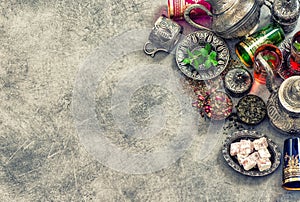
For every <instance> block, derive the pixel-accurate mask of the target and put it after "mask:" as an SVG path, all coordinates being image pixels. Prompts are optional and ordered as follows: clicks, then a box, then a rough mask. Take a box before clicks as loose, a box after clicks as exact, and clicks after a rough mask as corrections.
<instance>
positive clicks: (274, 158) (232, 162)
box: [222, 130, 281, 177]
mask: <svg viewBox="0 0 300 202" xmlns="http://www.w3.org/2000/svg"><path fill="white" fill-rule="evenodd" d="M261 137H266V139H267V141H268V150H269V152H270V154H271V158H270V161H271V163H272V166H271V168H270V169H268V170H265V171H259V170H258V168H256V167H254V168H252V169H250V170H248V171H247V170H245V169H244V168H243V167H242V166H241V165H240V164H239V163H238V160H237V158H236V157H233V156H231V155H230V145H231V143H234V142H238V141H240V140H243V139H244V140H251V141H253V140H255V139H258V138H261ZM222 154H223V157H224V159H225V161H226V162H227V163H228V165H229V166H230V167H231V168H232V169H234V170H235V171H237V172H239V173H241V174H243V175H247V176H253V177H260V176H266V175H269V174H271V173H273V172H274V171H275V170H276V169H277V168H278V166H279V165H280V158H281V153H280V151H279V149H278V146H277V145H276V144H275V143H274V142H273V141H272V140H271V139H269V138H268V137H267V136H265V135H264V134H261V133H259V132H257V131H249V130H242V131H236V132H234V133H232V134H231V135H229V136H228V137H227V138H226V140H225V142H224V145H223V149H222Z"/></svg>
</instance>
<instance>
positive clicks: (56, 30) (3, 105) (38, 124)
mask: <svg viewBox="0 0 300 202" xmlns="http://www.w3.org/2000/svg"><path fill="white" fill-rule="evenodd" d="M166 4H167V1H160V0H152V1H142V0H99V1H94V0H89V1H87V0H82V1H73V0H65V1H62V0H59V1H58V0H55V1H54V0H49V1H45V0H10V1H1V3H0V8H1V10H0V44H1V46H0V64H1V66H0V101H1V102H0V201H172V202H174V201H300V195H299V193H297V192H286V191H284V190H283V189H282V188H281V167H280V168H279V169H278V170H277V171H276V172H275V173H273V174H272V175H270V176H267V177H262V178H251V177H245V176H242V175H240V174H238V173H235V172H234V171H233V170H232V169H231V168H229V167H228V166H227V165H226V163H225V162H224V160H223V158H222V156H221V153H220V150H221V146H222V141H223V139H224V135H222V134H223V131H218V132H216V133H214V134H212V135H214V136H212V138H210V137H209V136H208V135H210V134H209V133H208V132H207V131H208V130H209V128H213V127H214V126H213V125H211V124H210V123H209V122H204V121H203V120H202V119H199V117H198V119H197V120H196V121H197V123H198V125H197V131H198V133H197V135H196V136H195V137H193V139H192V140H193V141H192V144H191V145H190V146H189V148H187V149H186V151H185V153H184V154H183V155H182V157H181V158H179V159H178V160H177V161H176V162H174V163H172V164H170V165H169V166H167V167H165V168H163V169H158V170H155V171H153V172H148V173H146V174H130V173H128V172H127V173H124V172H122V170H115V169H112V168H110V167H108V166H105V165H104V164H102V163H101V162H99V161H97V158H96V157H95V155H92V154H91V153H89V152H88V151H87V148H86V147H85V146H84V145H83V143H82V142H81V141H80V140H79V138H78V132H77V130H76V126H75V124H74V117H73V114H72V110H71V106H72V92H73V88H74V84H75V81H76V78H77V77H78V72H79V68H80V66H81V65H82V64H83V62H84V61H85V60H86V58H87V57H89V55H90V54H91V52H93V51H95V50H96V48H97V47H98V46H99V45H100V46H101V44H103V43H105V42H106V41H107V39H109V38H114V37H115V36H117V35H119V34H122V33H123V32H124V31H130V30H134V29H144V28H149V27H151V26H152V25H153V22H154V20H155V16H157V15H158V13H159V10H160V9H161V6H164V5H166ZM144 37H145V38H147V36H144ZM128 43H129V45H130V42H128ZM114 48H115V47H111V48H110V50H113V49H114ZM102 51H103V50H102ZM166 56H167V55H166V54H160V55H158V56H157V57H156V58H155V59H152V58H149V57H147V56H145V55H144V54H143V53H142V51H139V52H135V53H132V54H130V55H127V56H124V57H122V58H121V59H120V60H118V61H116V62H114V63H113V64H112V66H111V67H110V68H109V71H108V72H109V74H107V75H106V77H105V79H104V80H103V81H102V82H99V86H98V88H97V93H96V95H97V97H96V103H97V105H96V109H95V110H96V112H97V116H98V118H99V122H100V124H102V125H101V126H103V127H106V130H107V131H110V133H107V134H104V135H105V136H106V137H108V138H109V139H110V140H111V141H112V142H113V143H114V144H116V145H117V146H118V147H120V148H122V149H124V150H126V149H128V150H130V151H131V152H132V153H138V152H139V151H147V152H149V151H150V152H151V151H153V150H155V149H156V147H163V146H164V143H163V142H162V141H165V142H168V140H169V139H170V138H172V133H171V132H172V128H175V129H176V124H177V122H176V121H177V119H176V116H175V118H174V117H173V119H172V115H173V114H176V111H174V107H173V108H172V106H177V104H176V102H173V101H172V96H171V95H172V93H170V92H167V91H164V90H162V89H160V88H155V87H153V86H152V87H149V88H148V87H147V86H142V87H141V88H139V89H138V90H137V91H136V92H134V93H133V94H132V96H131V102H130V106H131V109H132V110H131V111H130V117H131V118H132V119H134V120H135V122H136V123H137V124H139V125H141V126H147V124H148V122H147V121H148V118H149V114H148V111H147V110H148V109H149V108H150V107H151V106H152V105H161V106H163V107H164V108H165V109H166V110H167V111H169V114H170V116H169V118H168V119H167V122H168V124H169V125H168V127H169V128H167V129H168V130H167V129H166V131H165V132H163V133H162V134H161V136H160V137H157V136H155V137H152V139H151V140H150V141H149V140H147V141H146V140H145V141H144V142H141V143H139V141H138V140H137V141H131V140H130V141H129V140H127V139H130V137H128V136H126V134H125V135H124V134H123V136H118V134H119V133H115V125H113V124H114V123H113V121H114V120H113V118H112V117H111V116H110V115H111V114H110V112H109V107H107V106H108V105H109V104H110V101H109V100H107V99H109V98H110V96H109V93H107V92H109V91H110V90H111V89H113V88H114V85H115V83H116V80H118V76H119V75H118V73H119V72H120V71H121V72H123V73H124V72H129V73H130V71H132V70H134V67H135V66H136V64H138V63H139V62H141V61H143V62H145V63H146V64H147V63H155V64H159V65H163V66H165V67H166V68H169V70H171V71H173V72H175V73H174V75H175V76H176V77H177V78H179V79H181V81H182V80H183V82H182V83H185V82H184V77H183V76H182V75H181V74H180V73H179V72H178V70H177V68H176V65H175V63H174V61H173V58H172V56H169V57H167V58H165V57H166ZM100 57H101V55H100ZM132 68H133V69H132ZM116 69H117V71H113V70H116ZM125 76H126V75H125ZM134 82H135V81H134V80H133V81H132V83H134ZM180 85H182V84H180ZM183 86H184V85H183ZM182 89H184V87H183V88H182ZM189 90H190V89H188V87H187V90H186V91H185V92H183V93H182V95H180V96H186V97H188V96H189V93H188V92H189ZM145 94H146V95H145ZM151 96H154V97H156V99H146V100H144V99H145V97H147V98H149V97H151ZM141 103H144V105H143V104H141ZM186 104H187V105H190V103H186ZM195 114H196V112H195ZM103 117H104V118H103ZM170 117H171V118H170ZM75 118H76V117H75ZM199 120H200V122H199ZM172 126H173V127H172ZM209 126H210V127H209ZM221 128H222V127H221ZM261 130H265V131H267V133H269V135H270V136H271V138H272V139H274V141H275V142H276V143H278V144H279V145H280V146H282V141H283V140H284V138H286V137H282V135H280V134H278V133H276V132H275V131H274V130H273V129H272V128H270V126H269V125H268V124H267V123H264V124H263V125H262V126H261ZM170 131H171V132H170ZM116 134H117V135H116ZM87 136H88V134H87ZM205 144H206V146H205ZM200 148H202V150H201V149H200ZM203 148H204V149H203ZM199 154H205V158H204V157H203V158H202V157H199ZM112 156H113V154H112ZM122 163H123V164H125V165H126V162H122Z"/></svg>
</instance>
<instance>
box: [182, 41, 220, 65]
mask: <svg viewBox="0 0 300 202" xmlns="http://www.w3.org/2000/svg"><path fill="white" fill-rule="evenodd" d="M187 55H188V57H187V58H184V59H183V61H182V62H183V63H184V64H185V65H188V64H189V65H192V66H193V67H194V68H195V69H196V70H199V69H200V66H201V65H204V67H205V68H209V67H211V66H217V65H218V61H217V53H216V51H212V50H211V45H210V44H208V43H207V44H206V45H205V47H204V48H200V49H196V50H193V52H191V51H190V50H189V49H188V50H187Z"/></svg>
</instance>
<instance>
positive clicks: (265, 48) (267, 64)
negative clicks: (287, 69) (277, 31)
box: [253, 44, 283, 84]
mask: <svg viewBox="0 0 300 202" xmlns="http://www.w3.org/2000/svg"><path fill="white" fill-rule="evenodd" d="M282 60H283V56H282V53H281V51H280V49H279V48H278V47H277V46H275V45H272V44H265V45H262V46H260V47H259V48H258V49H257V50H256V51H255V54H254V65H253V66H254V72H253V77H254V79H255V80H256V81H258V82H259V83H261V84H265V83H266V79H267V70H268V69H267V68H269V69H270V71H272V72H273V74H276V73H277V72H278V70H279V68H281V65H282ZM266 69H267V70H266Z"/></svg>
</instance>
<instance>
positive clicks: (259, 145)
mask: <svg viewBox="0 0 300 202" xmlns="http://www.w3.org/2000/svg"><path fill="white" fill-rule="evenodd" d="M253 146H254V148H255V150H260V149H263V148H267V147H268V142H267V138H265V137H262V138H259V139H256V140H254V141H253Z"/></svg>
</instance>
